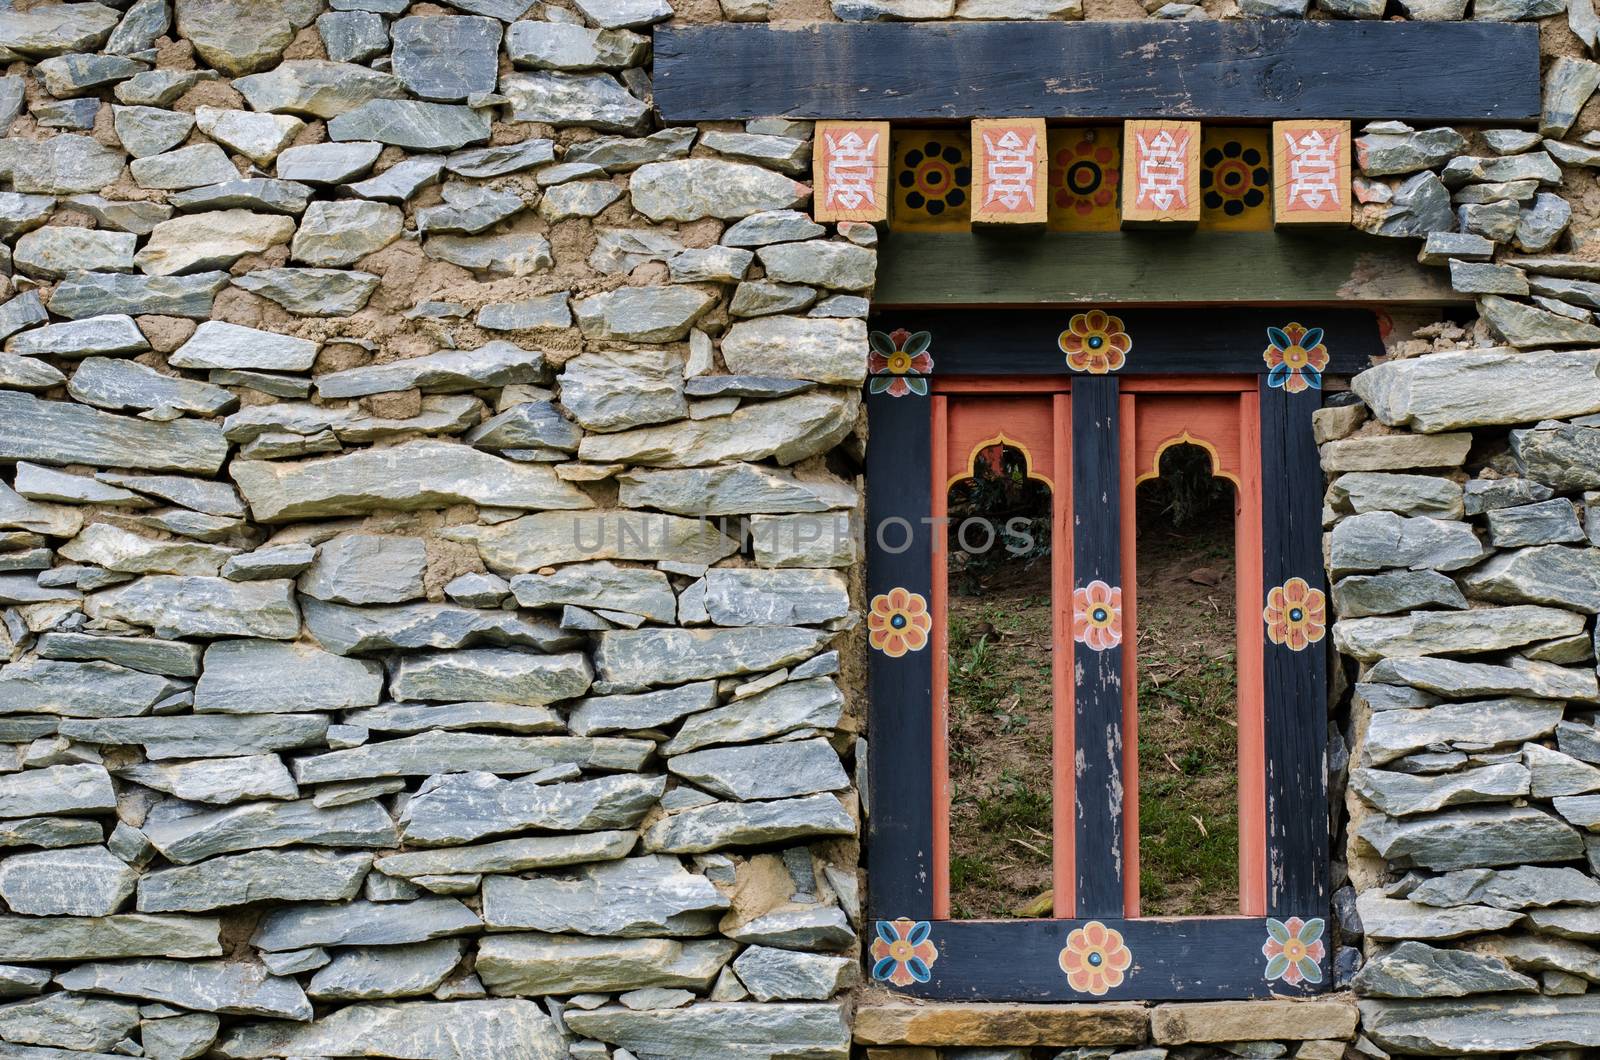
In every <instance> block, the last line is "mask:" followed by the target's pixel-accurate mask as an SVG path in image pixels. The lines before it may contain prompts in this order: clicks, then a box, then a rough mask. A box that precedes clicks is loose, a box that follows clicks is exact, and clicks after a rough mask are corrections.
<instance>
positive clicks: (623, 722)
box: [567, 681, 717, 736]
mask: <svg viewBox="0 0 1600 1060" xmlns="http://www.w3.org/2000/svg"><path fill="white" fill-rule="evenodd" d="M716 705H717V698H716V684H715V683H714V682H711V681H703V682H699V683H697V684H691V685H680V686H678V687H677V688H666V689H661V690H660V691H657V692H644V693H640V694H638V695H621V696H592V697H590V698H588V699H583V700H580V701H579V702H578V704H577V706H576V707H575V708H574V709H573V711H572V713H571V714H570V715H569V716H568V719H567V724H568V726H569V727H570V728H571V730H572V732H573V733H574V734H576V735H579V736H587V735H592V734H597V733H606V732H626V731H640V730H644V729H656V728H661V727H662V726H666V725H670V724H672V723H673V722H675V721H678V720H679V719H681V718H683V717H685V716H686V715H689V714H694V713H698V712H700V711H704V710H709V709H710V708H712V707H715V706H716Z"/></svg>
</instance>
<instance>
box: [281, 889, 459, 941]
mask: <svg viewBox="0 0 1600 1060" xmlns="http://www.w3.org/2000/svg"><path fill="white" fill-rule="evenodd" d="M480 927H482V923H481V922H480V921H479V920H478V918H477V917H476V916H475V915H474V914H473V912H472V910H470V909H468V908H467V907H466V906H465V905H462V904H461V903H460V902H459V901H457V900H456V899H454V898H419V899H417V900H416V901H412V902H362V901H356V902H350V903H348V904H343V905H341V904H339V903H321V904H316V905H298V906H284V907H282V908H279V909H273V910H271V911H269V912H268V913H267V914H266V916H264V917H262V918H261V921H260V923H259V924H258V925H257V927H256V930H255V934H253V935H252V936H251V937H250V944H251V945H252V946H255V947H256V948H258V949H262V950H297V949H304V948H306V947H307V946H395V945H402V944H407V943H417V942H427V941H429V940H431V939H437V938H446V937H449V936H452V935H462V934H467V933H471V932H474V931H476V930H477V929H478V928H480Z"/></svg>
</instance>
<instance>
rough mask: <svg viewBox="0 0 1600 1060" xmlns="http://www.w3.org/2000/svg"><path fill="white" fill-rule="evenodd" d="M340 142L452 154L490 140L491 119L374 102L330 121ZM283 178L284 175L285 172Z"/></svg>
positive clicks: (466, 111)
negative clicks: (377, 144)
mask: <svg viewBox="0 0 1600 1060" xmlns="http://www.w3.org/2000/svg"><path fill="white" fill-rule="evenodd" d="M328 135H329V137H331V138H332V139H333V140H336V141H350V140H371V141H376V142H378V143H381V144H393V145H395V146H397V147H404V148H407V149H409V150H413V151H449V150H454V149H455V148H458V147H465V146H466V145H467V144H470V143H476V142H478V141H480V140H487V139H488V138H489V115H488V114H487V113H486V112H484V111H479V110H472V109H470V108H468V107H459V106H454V105H451V104H447V103H424V102H419V101H416V100H409V99H373V100H369V101H368V102H366V103H363V104H361V106H359V107H356V108H355V109H354V110H349V111H346V112H345V113H343V114H340V115H338V116H337V117H334V118H332V119H330V120H329V121H328ZM279 175H280V176H282V175H284V174H283V173H282V172H281V170H280V173H279Z"/></svg>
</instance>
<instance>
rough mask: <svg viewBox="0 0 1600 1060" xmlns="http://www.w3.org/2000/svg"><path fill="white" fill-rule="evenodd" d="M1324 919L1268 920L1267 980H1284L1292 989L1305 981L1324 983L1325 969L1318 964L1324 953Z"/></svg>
mask: <svg viewBox="0 0 1600 1060" xmlns="http://www.w3.org/2000/svg"><path fill="white" fill-rule="evenodd" d="M1322 926H1323V925H1322V920H1321V918H1320V917H1319V918H1316V919H1313V920H1301V919H1300V918H1299V917H1297V916H1292V917H1290V918H1289V919H1288V920H1273V919H1272V918H1271V917H1268V918H1267V941H1266V942H1265V943H1263V944H1262V946H1261V954H1262V956H1264V957H1266V958H1267V978H1268V979H1282V980H1283V981H1284V982H1286V983H1288V984H1289V985H1290V986H1297V985H1299V983H1300V982H1301V981H1302V980H1304V981H1305V982H1308V983H1320V982H1322V966H1321V965H1320V964H1319V963H1318V962H1319V961H1321V960H1322V955H1323V953H1324V952H1325V950H1324V948H1323V945H1322Z"/></svg>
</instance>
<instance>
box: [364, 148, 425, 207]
mask: <svg viewBox="0 0 1600 1060" xmlns="http://www.w3.org/2000/svg"><path fill="white" fill-rule="evenodd" d="M443 169H444V158H443V157H442V156H440V155H412V156H411V157H409V158H403V159H401V160H400V161H399V162H396V163H395V164H394V165H392V166H390V167H389V168H388V169H386V170H384V171H383V172H382V173H380V174H378V175H377V176H375V177H369V178H368V179H366V180H363V181H361V182H359V183H356V184H351V185H348V187H349V189H350V191H351V192H353V193H354V194H356V195H360V196H361V197H363V198H366V199H380V200H382V201H384V202H395V203H404V202H408V201H410V199H411V197H412V196H414V195H416V194H417V192H419V191H421V190H422V189H423V188H427V187H431V186H433V185H434V184H437V183H439V174H440V173H441V172H442V171H443Z"/></svg>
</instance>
